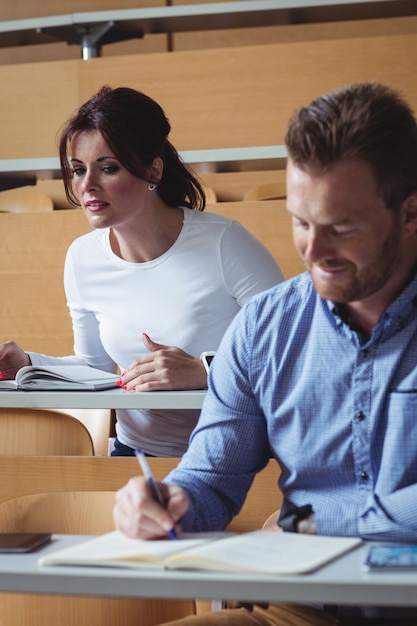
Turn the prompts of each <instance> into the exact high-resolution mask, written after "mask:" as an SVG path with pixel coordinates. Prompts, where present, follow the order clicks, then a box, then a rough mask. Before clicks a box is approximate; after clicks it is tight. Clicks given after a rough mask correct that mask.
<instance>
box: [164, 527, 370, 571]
mask: <svg viewBox="0 0 417 626" xmlns="http://www.w3.org/2000/svg"><path fill="white" fill-rule="evenodd" d="M361 543H362V541H361V539H358V538H353V537H327V536H318V535H298V534H296V533H281V532H276V531H271V530H259V531H254V532H251V533H244V534H242V535H235V536H234V537H231V538H229V539H227V540H222V541H219V542H214V543H210V544H209V545H208V544H205V545H202V546H199V547H196V548H193V549H192V550H190V551H189V552H188V553H187V554H176V555H173V556H172V557H170V559H169V560H168V563H167V567H168V568H169V569H207V570H213V571H228V572H248V573H249V572H252V573H256V572H257V573H263V574H301V573H307V572H311V571H313V570H315V569H317V568H318V567H320V566H321V565H324V564H325V563H328V562H329V561H331V560H333V559H335V558H336V557H338V556H340V555H342V554H344V553H345V552H347V551H348V550H351V549H352V548H354V547H356V546H358V545H360V544H361Z"/></svg>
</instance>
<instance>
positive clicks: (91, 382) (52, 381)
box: [16, 365, 119, 389]
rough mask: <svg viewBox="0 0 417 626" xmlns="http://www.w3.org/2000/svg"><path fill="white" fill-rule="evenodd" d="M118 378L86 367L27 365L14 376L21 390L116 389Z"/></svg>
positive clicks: (115, 375)
mask: <svg viewBox="0 0 417 626" xmlns="http://www.w3.org/2000/svg"><path fill="white" fill-rule="evenodd" d="M118 378H119V376H118V375H117V374H113V373H110V372H105V371H103V370H99V369H96V368H93V367H89V366H88V365H51V366H43V365H28V366H25V367H22V368H21V369H20V370H19V371H18V372H17V374H16V382H17V387H18V388H22V389H83V388H84V387H87V388H90V389H94V388H97V389H100V388H104V389H105V388H112V387H116V381H117V380H118Z"/></svg>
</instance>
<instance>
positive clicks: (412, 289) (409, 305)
mask: <svg viewBox="0 0 417 626" xmlns="http://www.w3.org/2000/svg"><path fill="white" fill-rule="evenodd" d="M324 302H325V303H326V305H327V307H328V308H329V310H330V312H331V313H332V314H333V315H334V317H335V319H336V323H337V324H338V325H340V324H345V325H346V326H348V327H349V328H350V329H351V330H352V331H353V332H355V333H357V334H358V335H359V336H360V339H361V343H363V342H364V341H365V340H366V339H369V337H367V336H365V334H364V333H363V331H361V329H358V328H355V326H354V325H353V324H351V322H350V320H349V317H348V315H347V314H346V309H345V308H344V306H343V305H340V304H335V303H334V302H332V301H331V300H325V301H324ZM416 312H417V274H415V276H414V278H412V280H411V281H410V282H409V283H408V285H407V287H406V288H405V289H404V291H402V292H401V293H400V295H399V296H398V297H397V298H396V299H395V300H394V302H392V303H391V304H390V306H389V307H388V308H387V309H386V310H385V311H384V313H383V314H382V315H381V318H380V320H379V322H378V324H377V325H376V326H375V328H374V329H373V332H372V335H373V336H374V337H375V338H379V337H381V336H382V335H387V336H388V335H392V334H395V333H397V332H399V331H400V330H401V329H402V328H404V326H405V325H406V324H407V322H408V320H409V319H410V318H411V317H414V316H415V315H416Z"/></svg>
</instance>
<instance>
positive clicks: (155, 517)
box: [113, 476, 189, 539]
mask: <svg viewBox="0 0 417 626" xmlns="http://www.w3.org/2000/svg"><path fill="white" fill-rule="evenodd" d="M158 487H159V489H160V492H161V495H162V497H163V499H164V501H165V507H163V506H161V505H160V504H159V503H158V502H157V501H156V500H155V498H154V495H153V493H152V490H151V488H150V486H149V483H148V481H147V480H146V479H145V478H144V477H143V476H136V477H134V478H131V479H130V480H129V482H128V483H127V484H126V485H125V486H124V487H122V488H121V489H119V491H118V492H117V493H116V497H115V505H114V508H113V520H114V523H115V526H116V528H117V530H120V531H121V532H122V533H124V534H125V535H127V536H128V537H137V538H140V539H155V538H156V537H166V536H167V534H168V532H169V531H170V530H171V529H172V528H173V527H175V529H176V531H177V533H179V532H180V530H181V529H180V526H179V525H178V523H177V522H178V520H179V519H181V517H182V516H183V515H184V513H185V512H186V510H187V508H188V504H189V502H188V497H187V494H186V493H185V491H184V490H183V489H182V488H181V487H178V486H177V485H167V484H165V483H160V482H158Z"/></svg>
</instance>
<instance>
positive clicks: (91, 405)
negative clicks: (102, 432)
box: [0, 389, 206, 409]
mask: <svg viewBox="0 0 417 626" xmlns="http://www.w3.org/2000/svg"><path fill="white" fill-rule="evenodd" d="M205 395H206V392H205V391H204V390H201V391H148V392H141V393H136V392H134V391H123V390H122V389H114V390H113V389H111V390H108V391H0V407H8V408H36V409H173V408H175V409H201V406H202V404H203V400H204V397H205Z"/></svg>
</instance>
